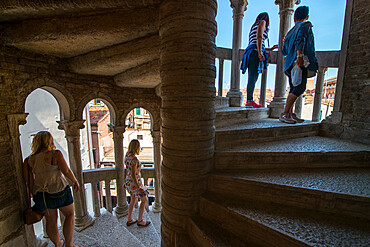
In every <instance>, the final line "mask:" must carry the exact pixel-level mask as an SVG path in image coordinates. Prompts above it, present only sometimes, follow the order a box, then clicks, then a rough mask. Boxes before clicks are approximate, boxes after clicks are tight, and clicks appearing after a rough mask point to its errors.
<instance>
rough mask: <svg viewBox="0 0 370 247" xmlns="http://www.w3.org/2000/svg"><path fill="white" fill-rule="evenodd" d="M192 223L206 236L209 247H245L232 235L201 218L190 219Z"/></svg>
mask: <svg viewBox="0 0 370 247" xmlns="http://www.w3.org/2000/svg"><path fill="white" fill-rule="evenodd" d="M192 221H193V222H194V223H195V224H196V225H197V227H198V228H199V229H200V230H201V231H202V232H203V233H204V234H205V235H206V237H207V238H208V240H209V241H210V244H211V246H217V247H229V246H246V245H247V244H246V243H245V241H242V240H241V239H239V238H238V237H237V236H235V235H234V234H232V233H230V232H228V231H227V230H225V229H223V228H221V227H220V226H219V225H218V224H215V223H213V222H211V221H209V220H207V219H206V218H204V217H202V216H199V215H198V216H194V217H192Z"/></svg>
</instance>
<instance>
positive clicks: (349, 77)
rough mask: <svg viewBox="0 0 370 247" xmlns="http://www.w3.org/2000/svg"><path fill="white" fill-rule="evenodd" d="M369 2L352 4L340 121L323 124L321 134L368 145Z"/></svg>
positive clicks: (369, 137) (369, 141) (369, 82)
mask: <svg viewBox="0 0 370 247" xmlns="http://www.w3.org/2000/svg"><path fill="white" fill-rule="evenodd" d="M369 9H370V2H369V1H353V10H352V11H353V12H352V19H351V24H350V25H351V26H350V33H349V44H348V52H347V61H346V64H345V67H346V69H345V75H344V81H343V88H342V94H341V103H340V112H342V115H343V118H342V122H341V123H339V124H333V123H331V122H330V121H324V125H323V128H322V134H325V135H329V136H337V137H340V138H344V139H349V140H353V141H358V142H362V143H367V144H370V130H369V127H368V125H369V120H370V119H369V116H370V92H369V85H370V69H369V60H370V46H369V35H368V34H369V32H370V26H369V18H368V15H369Z"/></svg>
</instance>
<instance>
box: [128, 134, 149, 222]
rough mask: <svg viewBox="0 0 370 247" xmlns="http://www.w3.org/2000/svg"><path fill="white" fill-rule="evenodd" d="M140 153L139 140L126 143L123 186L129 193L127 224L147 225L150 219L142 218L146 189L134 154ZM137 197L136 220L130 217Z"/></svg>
mask: <svg viewBox="0 0 370 247" xmlns="http://www.w3.org/2000/svg"><path fill="white" fill-rule="evenodd" d="M139 153H140V142H139V141H138V140H136V139H134V140H132V141H131V142H130V144H129V145H128V150H127V153H126V157H125V166H126V179H125V186H126V189H127V191H128V192H129V193H130V195H131V201H130V205H129V206H128V217H127V223H126V225H127V226H130V225H132V224H135V223H137V225H138V226H148V225H149V224H150V221H148V220H147V221H145V220H143V214H144V209H145V205H146V203H147V202H148V196H147V195H148V194H149V192H148V190H147V189H146V188H145V187H144V185H143V184H142V182H141V175H140V171H141V164H140V162H139V160H138V159H137V157H136V156H135V155H138V154H139ZM138 197H140V200H141V203H140V207H139V217H138V219H137V220H133V219H132V211H133V210H134V206H135V204H136V202H137V199H138Z"/></svg>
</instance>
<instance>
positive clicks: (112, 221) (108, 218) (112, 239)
mask: <svg viewBox="0 0 370 247" xmlns="http://www.w3.org/2000/svg"><path fill="white" fill-rule="evenodd" d="M80 233H81V234H82V235H84V236H87V237H90V238H92V239H98V240H99V241H100V242H101V243H104V244H105V245H106V246H109V247H116V246H131V247H145V245H143V244H142V243H141V241H140V240H139V239H138V238H137V236H135V235H133V234H131V233H130V231H128V230H127V229H126V228H125V227H122V226H121V224H120V223H119V222H118V219H117V217H116V216H114V215H112V214H111V213H109V212H108V211H106V210H105V209H104V208H102V209H101V215H100V216H99V217H97V218H95V224H94V225H93V226H91V227H89V228H87V229H85V230H83V231H82V232H80ZM85 246H90V245H85Z"/></svg>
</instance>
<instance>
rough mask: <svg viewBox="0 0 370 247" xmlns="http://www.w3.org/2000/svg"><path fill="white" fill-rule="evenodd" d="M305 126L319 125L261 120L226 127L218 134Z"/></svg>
mask: <svg viewBox="0 0 370 247" xmlns="http://www.w3.org/2000/svg"><path fill="white" fill-rule="evenodd" d="M305 125H319V123H315V122H312V121H304V122H303V123H297V124H294V125H293V124H290V125H288V124H286V123H282V122H280V121H279V120H278V119H272V118H267V119H261V120H253V121H249V122H245V123H241V124H237V125H231V126H225V127H222V128H217V129H216V133H217V132H224V131H238V130H251V129H263V128H278V127H281V128H294V127H297V126H305Z"/></svg>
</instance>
